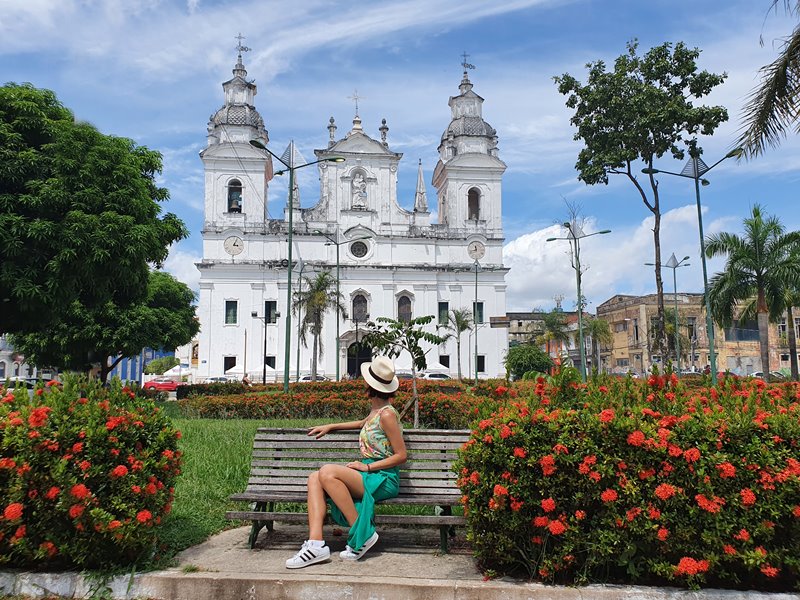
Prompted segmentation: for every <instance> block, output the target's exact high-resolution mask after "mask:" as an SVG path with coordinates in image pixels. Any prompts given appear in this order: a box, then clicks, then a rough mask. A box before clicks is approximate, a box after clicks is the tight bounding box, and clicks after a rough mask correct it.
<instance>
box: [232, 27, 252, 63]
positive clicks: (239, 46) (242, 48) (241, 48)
mask: <svg viewBox="0 0 800 600" xmlns="http://www.w3.org/2000/svg"><path fill="white" fill-rule="evenodd" d="M234 39H236V40H238V41H239V43H238V44H236V50H237V51H238V52H239V58H241V57H242V52H250V48H248V47H247V46H243V45H242V40H243V39H245V37H244V36H243V35H242V34H241V32H240V33H239V35H237V36H236V37H235V38H234Z"/></svg>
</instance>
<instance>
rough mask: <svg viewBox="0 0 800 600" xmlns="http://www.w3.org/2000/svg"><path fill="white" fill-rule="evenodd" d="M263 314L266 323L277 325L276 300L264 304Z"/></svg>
mask: <svg viewBox="0 0 800 600" xmlns="http://www.w3.org/2000/svg"><path fill="white" fill-rule="evenodd" d="M264 314H265V315H266V316H267V323H277V322H278V302H277V301H276V300H266V301H265V302H264Z"/></svg>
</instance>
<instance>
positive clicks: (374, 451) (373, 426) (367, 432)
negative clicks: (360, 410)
mask: <svg viewBox="0 0 800 600" xmlns="http://www.w3.org/2000/svg"><path fill="white" fill-rule="evenodd" d="M386 409H389V410H390V411H392V412H393V413H394V416H395V417H397V423H398V424H399V423H400V415H399V414H398V413H397V409H395V407H394V406H392V405H391V404H387V405H386V406H384V407H383V408H381V409H380V410H379V411H378V412H376V413H375V414H374V415H372V416H371V417H370V418H368V419H367V422H366V423H364V426H363V427H362V428H361V432H360V433H359V434H358V445H359V446H360V447H361V455H362V456H363V457H364V458H374V459H376V460H380V459H382V458H386V457H387V456H392V455H393V454H394V449H393V448H392V445H391V444H390V443H389V438H387V437H386V433H385V432H384V431H383V428H382V427H381V413H383V411H384V410H386ZM401 427H402V426H401Z"/></svg>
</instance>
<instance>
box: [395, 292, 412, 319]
mask: <svg viewBox="0 0 800 600" xmlns="http://www.w3.org/2000/svg"><path fill="white" fill-rule="evenodd" d="M397 320H398V321H402V322H403V323H408V322H409V321H410V320H411V298H409V297H408V296H400V297H399V298H398V299H397Z"/></svg>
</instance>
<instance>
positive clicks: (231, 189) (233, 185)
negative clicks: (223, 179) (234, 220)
mask: <svg viewBox="0 0 800 600" xmlns="http://www.w3.org/2000/svg"><path fill="white" fill-rule="evenodd" d="M228 212H229V213H240V212H242V182H241V181H239V180H238V179H231V181H230V183H229V184H228Z"/></svg>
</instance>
